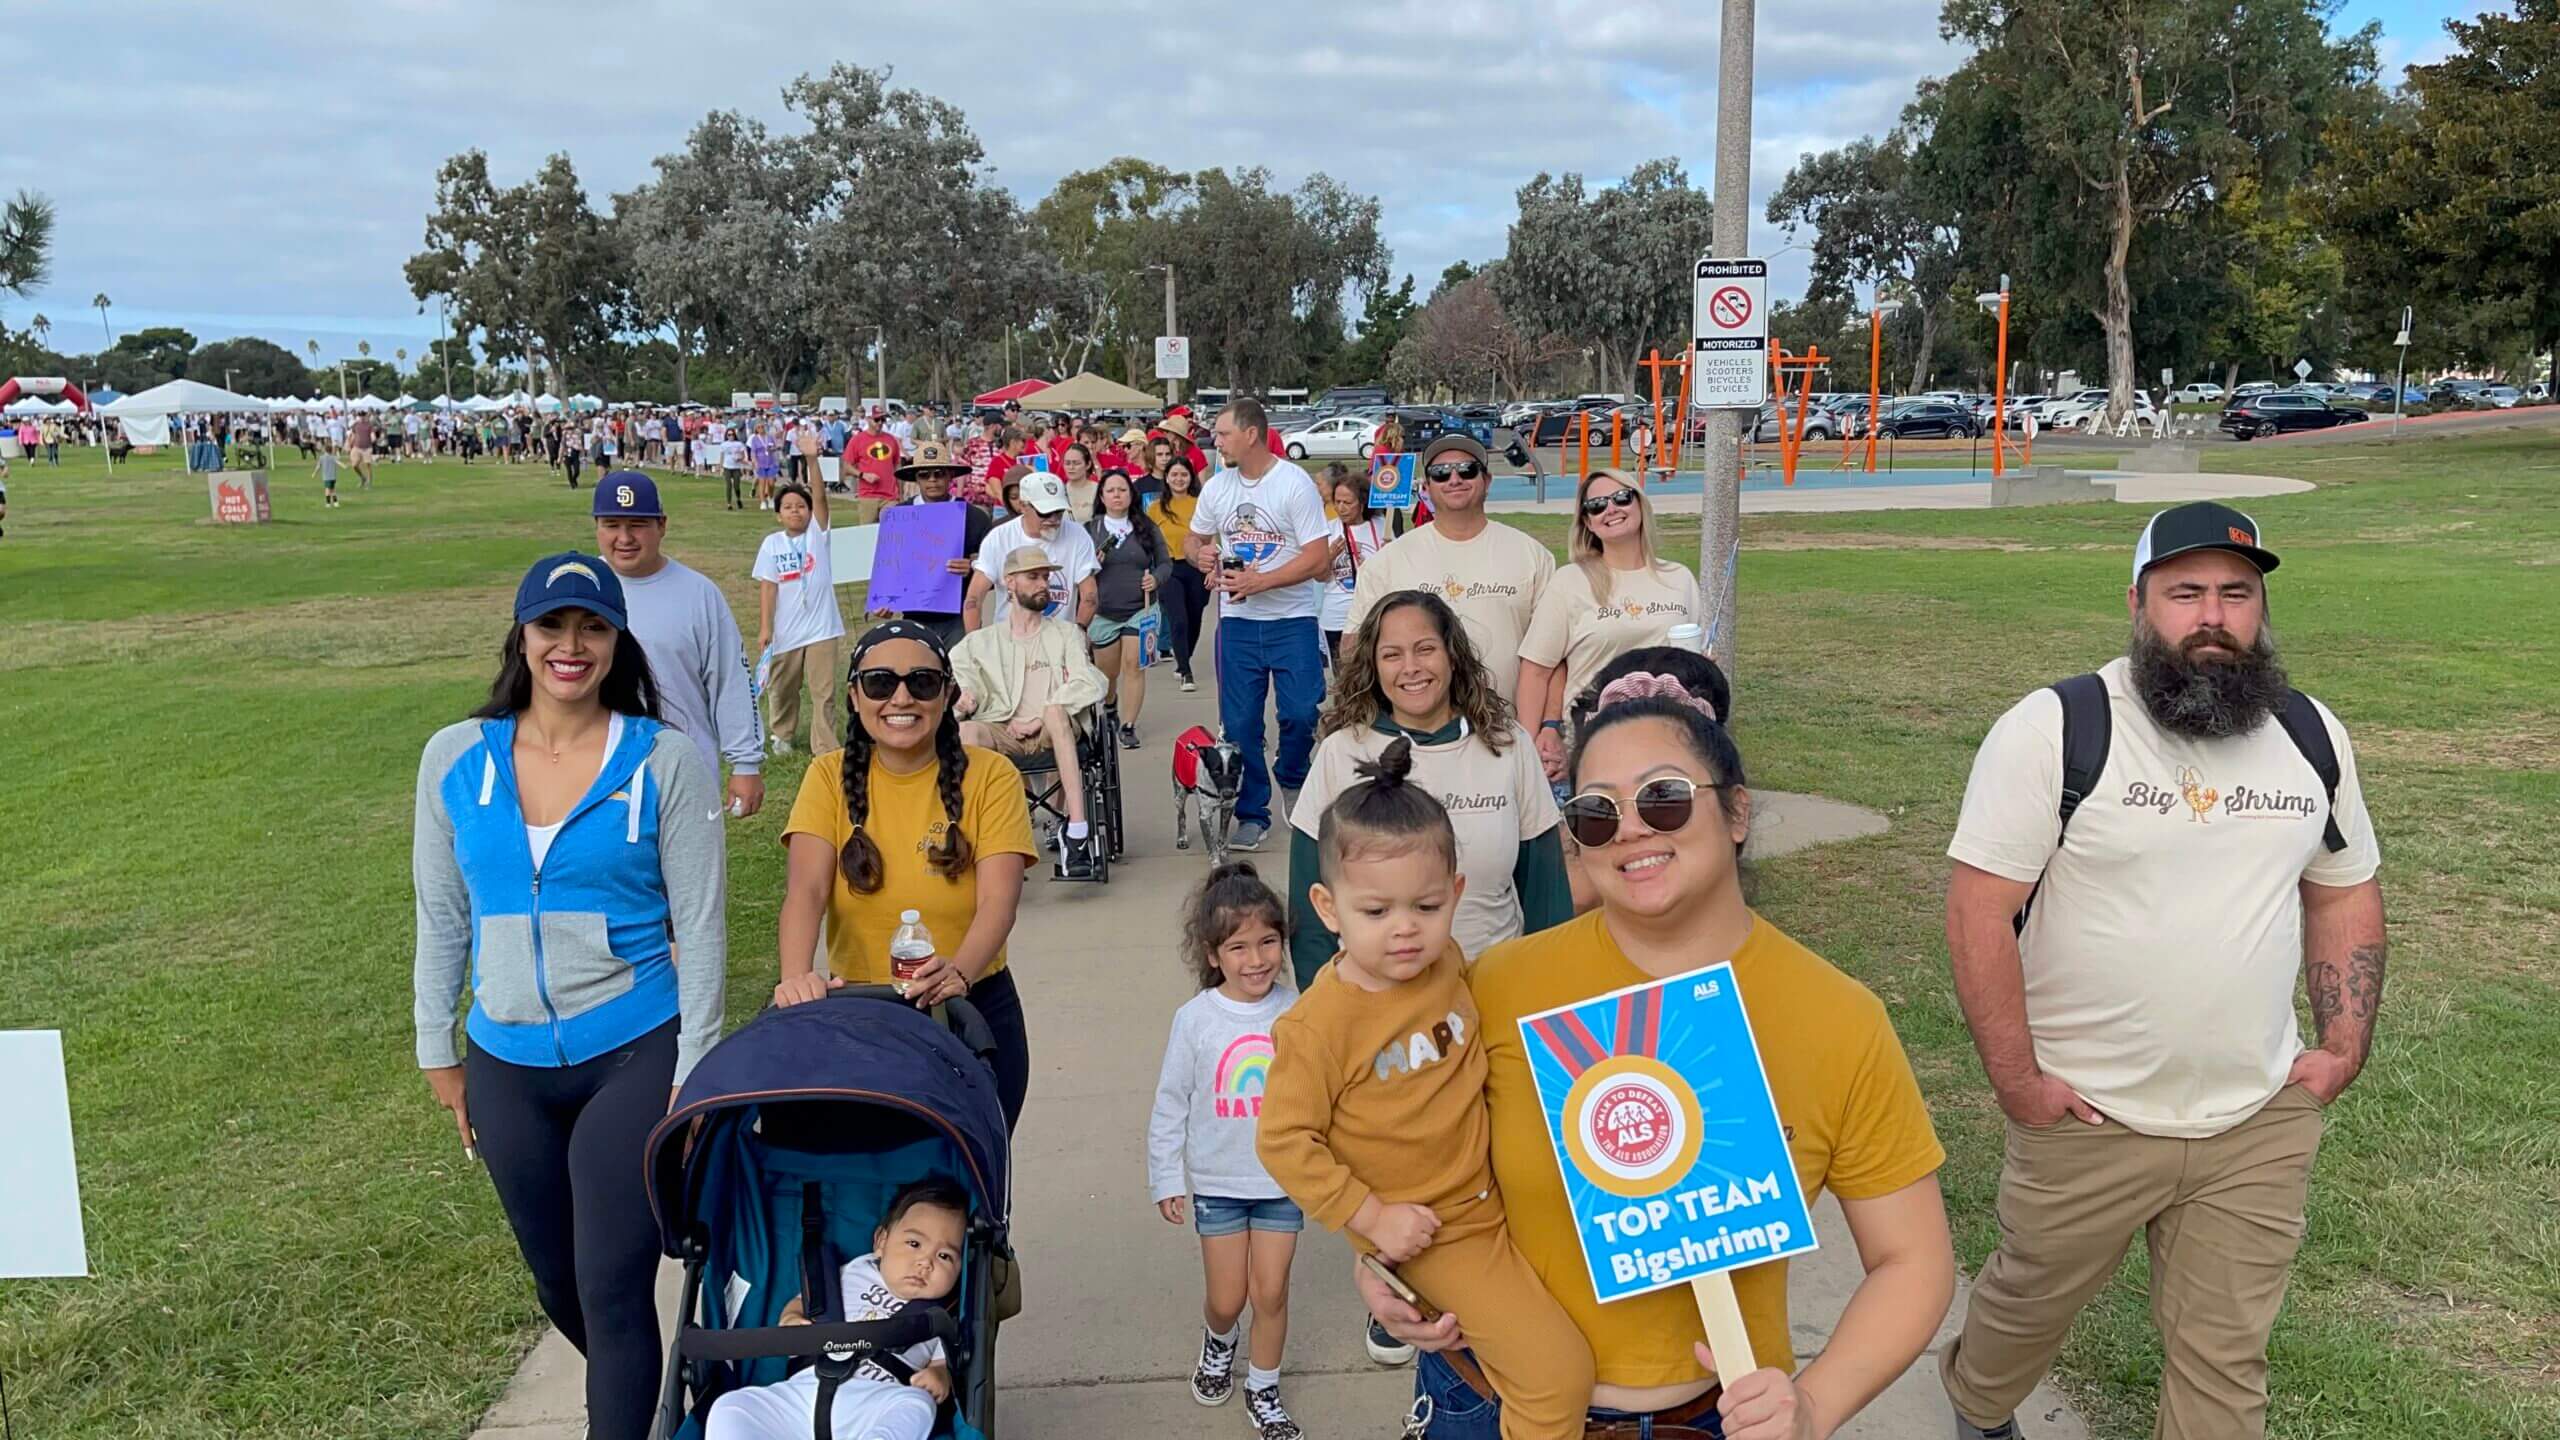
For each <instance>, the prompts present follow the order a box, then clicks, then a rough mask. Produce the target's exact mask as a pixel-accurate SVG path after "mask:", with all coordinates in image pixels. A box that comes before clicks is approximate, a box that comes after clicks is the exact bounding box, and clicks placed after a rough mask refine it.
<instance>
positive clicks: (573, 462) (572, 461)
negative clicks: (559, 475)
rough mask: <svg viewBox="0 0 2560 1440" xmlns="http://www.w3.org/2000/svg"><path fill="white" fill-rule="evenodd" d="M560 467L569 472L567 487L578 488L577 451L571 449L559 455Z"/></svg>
mask: <svg viewBox="0 0 2560 1440" xmlns="http://www.w3.org/2000/svg"><path fill="white" fill-rule="evenodd" d="M560 468H561V469H563V470H566V471H568V472H569V488H570V489H572V490H575V489H577V488H578V452H577V451H575V450H571V451H569V452H568V453H566V454H564V455H562V456H561V457H560Z"/></svg>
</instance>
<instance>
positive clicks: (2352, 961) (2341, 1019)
mask: <svg viewBox="0 0 2560 1440" xmlns="http://www.w3.org/2000/svg"><path fill="white" fill-rule="evenodd" d="M2390 952H2391V947H2390V945H2389V944H2388V943H2386V942H2383V941H2375V942H2374V943H2373V944H2371V945H2359V946H2357V947H2356V948H2355V949H2353V950H2351V951H2349V952H2348V953H2347V958H2346V962H2345V963H2344V964H2337V965H2315V966H2312V967H2311V971H2310V973H2309V974H2308V975H2307V976H2305V977H2304V988H2305V989H2306V990H2307V991H2309V993H2310V997H2311V1021H2312V1024H2313V1026H2314V1027H2315V1028H2316V1029H2317V1030H2318V1032H2319V1036H2320V1043H2321V1044H2322V1045H2324V1046H2325V1045H2327V1044H2328V1043H2329V1042H2331V1041H2332V1040H2345V1041H2348V1042H2349V1043H2351V1044H2353V1045H2354V1047H2355V1054H2354V1056H2353V1058H2354V1060H2355V1061H2356V1063H2358V1064H2359V1065H2361V1064H2362V1063H2364V1058H2365V1056H2366V1055H2367V1054H2369V1053H2371V1051H2372V1049H2373V1017H2374V1014H2375V1012H2376V1011H2378V1010H2380V1009H2381V1008H2382V972H2383V965H2384V962H2385V960H2386V959H2387V958H2388V957H2389V955H2390Z"/></svg>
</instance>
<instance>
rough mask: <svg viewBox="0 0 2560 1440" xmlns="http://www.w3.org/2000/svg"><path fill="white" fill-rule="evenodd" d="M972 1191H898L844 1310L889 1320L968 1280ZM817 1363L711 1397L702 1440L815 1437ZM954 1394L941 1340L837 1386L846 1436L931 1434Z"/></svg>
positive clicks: (949, 1187)
mask: <svg viewBox="0 0 2560 1440" xmlns="http://www.w3.org/2000/svg"><path fill="white" fill-rule="evenodd" d="M968 1229H969V1197H968V1195H967V1194H966V1193H965V1192H963V1191H962V1190H961V1189H960V1187H959V1186H957V1185H955V1184H953V1183H951V1182H950V1181H948V1180H938V1179H933V1180H919V1181H917V1182H916V1183H914V1184H912V1185H909V1186H907V1187H906V1188H905V1189H902V1190H900V1191H899V1192H898V1193H897V1194H896V1195H895V1196H894V1197H892V1198H891V1199H890V1201H889V1210H888V1213H887V1214H886V1215H884V1216H882V1217H881V1220H880V1228H879V1229H878V1230H876V1231H874V1232H873V1233H872V1236H871V1245H872V1253H871V1254H868V1255H864V1256H860V1257H857V1258H856V1259H853V1260H850V1261H847V1262H846V1263H845V1267H844V1275H843V1284H844V1312H845V1313H844V1318H845V1319H846V1320H847V1321H865V1320H886V1319H888V1318H889V1317H890V1316H892V1315H895V1314H897V1313H898V1312H899V1311H901V1310H903V1309H905V1308H906V1307H908V1306H909V1305H916V1304H925V1305H931V1304H936V1303H939V1302H941V1301H943V1300H945V1299H947V1298H948V1297H949V1296H950V1294H951V1292H952V1291H953V1290H954V1289H956V1288H958V1286H959V1284H960V1254H961V1245H962V1242H963V1240H964V1238H965V1237H966V1236H967V1234H968ZM807 1299H808V1297H807V1296H805V1295H803V1296H794V1297H793V1298H792V1300H791V1303H790V1304H788V1305H786V1306H784V1307H783V1311H782V1315H781V1318H780V1320H779V1321H778V1322H777V1323H779V1324H783V1325H806V1324H808V1323H809V1317H808V1313H807V1311H808V1307H807V1304H806V1303H805V1302H806V1301H807ZM819 1392H820V1385H819V1378H818V1372H817V1370H816V1368H815V1367H811V1368H809V1369H804V1370H801V1371H800V1372H799V1373H797V1374H795V1375H792V1376H791V1377H790V1378H788V1379H786V1380H782V1381H780V1382H778V1383H775V1384H772V1385H758V1386H753V1387H750V1388H747V1389H743V1390H732V1391H730V1392H729V1393H727V1394H725V1395H722V1396H721V1397H720V1398H719V1399H717V1400H715V1401H713V1402H712V1405H711V1412H710V1414H709V1416H708V1417H707V1418H706V1420H705V1422H704V1427H703V1440H806V1437H807V1436H808V1435H809V1434H810V1433H811V1432H812V1428H813V1425H814V1422H815V1420H816V1418H817V1409H818V1397H819ZM950 1398H951V1367H950V1364H949V1360H948V1357H947V1356H946V1355H945V1354H944V1352H943V1348H942V1342H941V1341H940V1340H933V1339H928V1340H926V1341H924V1342H923V1343H921V1344H918V1345H911V1346H909V1347H908V1348H906V1349H905V1350H902V1351H899V1352H898V1353H896V1354H894V1355H887V1354H884V1355H881V1356H879V1357H876V1358H874V1359H871V1360H866V1361H864V1362H863V1364H862V1367H861V1368H860V1369H859V1370H857V1371H855V1372H854V1375H853V1377H852V1378H851V1379H848V1380H846V1381H844V1382H843V1383H842V1384H841V1385H839V1386H837V1387H836V1390H835V1397H834V1403H833V1406H832V1415H831V1419H832V1421H833V1424H832V1426H831V1430H832V1433H833V1434H834V1435H835V1436H837V1437H838V1440H924V1437H925V1436H927V1435H929V1434H931V1433H932V1431H933V1419H934V1413H935V1410H936V1409H937V1407H939V1406H940V1405H941V1403H942V1402H943V1401H945V1400H948V1399H950Z"/></svg>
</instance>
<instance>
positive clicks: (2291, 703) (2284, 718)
mask: <svg viewBox="0 0 2560 1440" xmlns="http://www.w3.org/2000/svg"><path fill="white" fill-rule="evenodd" d="M2276 721H2277V723H2279V724H2281V725H2283V726H2284V733H2285V734H2286V735H2287V736H2288V737H2290V738H2291V739H2292V741H2293V748H2294V749H2296V750H2299V751H2301V752H2302V758H2303V759H2305V760H2308V761H2310V762H2311V768H2312V769H2313V770H2315V771H2317V772H2319V775H2320V788H2321V789H2323V790H2325V791H2326V792H2328V797H2329V811H2328V814H2327V816H2326V817H2325V824H2326V826H2327V829H2326V830H2325V831H2323V832H2322V834H2321V837H2320V843H2321V844H2323V845H2326V846H2328V847H2329V850H2330V852H2331V853H2332V854H2334V853H2336V852H2338V851H2340V850H2344V849H2346V848H2347V837H2346V836H2345V835H2343V834H2340V833H2339V831H2338V780H2339V778H2340V776H2339V770H2338V750H2337V747H2336V746H2334V745H2332V744H2330V743H2329V727H2328V726H2327V725H2326V724H2324V723H2322V722H2321V719H2320V707H2319V706H2317V705H2314V704H2312V703H2311V697H2310V696H2308V695H2305V694H2303V693H2302V692H2301V691H2299V690H2287V691H2286V692H2284V708H2283V709H2282V710H2279V711H2277V712H2276Z"/></svg>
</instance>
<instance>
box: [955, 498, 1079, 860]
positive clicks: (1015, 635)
mask: <svg viewBox="0 0 2560 1440" xmlns="http://www.w3.org/2000/svg"><path fill="white" fill-rule="evenodd" d="M1053 568H1055V567H1054V564H1053V562H1052V561H1051V560H1050V559H1049V552H1047V551H1046V550H1043V549H1041V548H1040V547H1039V546H1037V545H1022V546H1017V547H1016V548H1015V549H1014V551H1013V553H1011V554H1010V555H1008V556H1006V557H1005V564H1004V585H1005V596H1006V598H1007V599H1009V600H1011V601H1012V602H1013V603H1012V604H1011V605H1009V606H1007V607H1006V609H1005V614H1004V618H1003V619H1001V620H999V621H997V622H996V623H995V624H992V625H985V626H981V627H979V628H978V629H976V630H972V631H970V632H969V633H968V634H967V635H966V636H964V637H963V638H962V639H961V641H960V643H959V644H958V645H956V646H954V647H952V651H951V678H952V680H953V682H954V683H956V684H957V685H958V686H959V687H960V698H959V700H958V701H957V702H956V705H957V708H956V709H955V710H954V711H953V713H954V714H956V715H958V716H959V717H960V721H961V723H960V739H961V741H962V742H963V743H965V744H970V745H975V746H978V747H979V748H981V749H985V750H993V751H995V752H996V753H997V754H999V755H1004V756H1007V757H1010V758H1014V759H1025V758H1030V757H1034V756H1054V757H1056V761H1057V766H1058V784H1059V786H1060V788H1061V789H1063V790H1064V791H1065V794H1066V809H1067V828H1066V831H1065V834H1064V836H1063V837H1062V838H1061V840H1060V842H1059V845H1058V861H1057V872H1056V873H1057V876H1058V878H1059V879H1061V880H1083V879H1088V878H1090V877H1091V876H1092V874H1093V869H1094V853H1093V827H1092V824H1091V821H1090V812H1089V811H1088V809H1087V800H1088V798H1089V797H1088V796H1087V795H1086V794H1085V783H1084V771H1083V767H1082V766H1081V765H1079V764H1078V763H1077V758H1076V727H1075V717H1076V716H1077V715H1078V714H1081V713H1083V712H1085V711H1087V710H1091V709H1092V708H1093V707H1094V706H1095V705H1096V704H1098V703H1099V702H1100V701H1101V699H1102V695H1103V688H1104V682H1103V678H1102V672H1101V671H1100V670H1099V669H1096V668H1095V667H1094V663H1093V659H1092V657H1091V656H1090V655H1088V654H1086V653H1085V636H1084V631H1082V630H1080V629H1078V628H1077V627H1075V626H1073V625H1070V624H1068V623H1067V622H1066V621H1064V620H1059V619H1054V618H1052V617H1051V616H1050V615H1048V614H1047V613H1046V612H1047V610H1048V607H1049V604H1050V601H1051V598H1052V597H1051V595H1050V590H1049V572H1050V571H1051V570H1052V569H1053Z"/></svg>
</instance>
